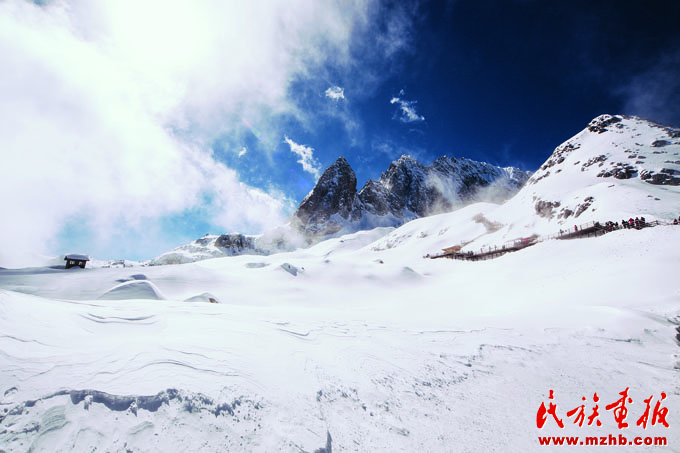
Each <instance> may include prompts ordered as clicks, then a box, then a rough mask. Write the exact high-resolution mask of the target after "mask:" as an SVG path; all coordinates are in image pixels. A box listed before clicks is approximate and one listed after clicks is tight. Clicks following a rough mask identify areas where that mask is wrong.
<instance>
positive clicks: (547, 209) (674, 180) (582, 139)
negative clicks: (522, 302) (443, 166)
mask: <svg viewBox="0 0 680 453" xmlns="http://www.w3.org/2000/svg"><path fill="white" fill-rule="evenodd" d="M678 183H680V129H676V128H672V127H669V126H664V125H660V124H657V123H654V122H652V121H648V120H644V119H641V118H637V117H626V116H622V115H617V116H611V115H601V116H599V117H597V118H595V119H594V120H593V121H591V122H590V124H589V125H588V126H587V127H586V128H585V129H583V131H581V132H579V133H578V134H576V135H575V136H574V137H572V138H570V139H569V140H567V141H566V142H564V143H563V144H561V145H560V146H558V147H557V148H556V149H555V151H554V152H553V154H552V155H551V156H550V157H549V158H548V160H547V161H546V162H545V163H544V164H543V165H541V167H540V168H539V170H538V171H537V172H536V173H535V174H534V175H533V176H532V177H531V178H530V179H529V181H528V182H527V184H526V185H525V186H524V187H523V188H522V189H521V190H520V191H519V192H518V193H517V195H515V196H514V197H513V198H512V199H510V200H508V201H507V202H505V203H503V204H501V205H496V204H492V203H476V204H472V205H469V206H467V207H465V208H462V209H459V210H457V211H455V212H451V213H447V214H442V215H437V216H433V217H431V218H428V219H427V220H426V219H416V220H413V221H411V222H409V223H407V224H406V225H404V226H402V227H401V228H398V229H396V230H395V231H393V232H392V233H390V234H387V235H386V236H385V237H384V238H382V239H380V240H379V241H377V242H376V244H374V245H373V247H374V248H375V249H376V250H389V249H397V250H402V252H400V253H404V252H403V250H406V249H405V248H404V247H406V248H408V247H411V245H412V244H414V243H417V244H418V245H419V247H418V249H417V253H416V254H414V255H413V256H412V258H413V259H415V258H416V257H417V256H422V255H424V254H426V253H437V252H440V251H441V249H443V248H446V247H451V246H454V245H462V251H478V250H480V249H482V248H488V247H502V245H503V244H504V243H506V242H507V241H510V240H514V239H517V238H522V237H527V236H531V235H538V236H545V235H552V234H555V233H558V232H559V231H560V230H571V229H573V228H574V226H579V225H582V224H586V223H588V222H594V221H599V222H601V223H604V222H606V221H612V222H619V223H621V222H622V220H624V219H625V220H627V219H629V218H635V217H645V219H646V220H647V221H655V220H658V221H661V222H665V223H668V222H671V221H672V220H673V219H677V218H678V216H680V185H678ZM411 250H413V249H411Z"/></svg>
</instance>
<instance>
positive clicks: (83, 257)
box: [64, 253, 90, 261]
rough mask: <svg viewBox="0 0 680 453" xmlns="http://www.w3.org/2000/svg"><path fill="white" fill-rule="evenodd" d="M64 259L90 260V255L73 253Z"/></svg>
mask: <svg viewBox="0 0 680 453" xmlns="http://www.w3.org/2000/svg"><path fill="white" fill-rule="evenodd" d="M64 260H78V261H90V257H89V256H87V255H78V254H76V253H73V254H71V255H66V256H65V257H64Z"/></svg>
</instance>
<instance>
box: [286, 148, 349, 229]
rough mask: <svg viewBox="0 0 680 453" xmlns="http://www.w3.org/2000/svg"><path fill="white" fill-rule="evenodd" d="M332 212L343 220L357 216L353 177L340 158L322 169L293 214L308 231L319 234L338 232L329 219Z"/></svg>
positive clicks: (335, 224)
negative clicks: (324, 169)
mask: <svg viewBox="0 0 680 453" xmlns="http://www.w3.org/2000/svg"><path fill="white" fill-rule="evenodd" d="M334 215H336V216H339V217H340V218H341V219H344V220H347V221H352V220H358V218H359V217H360V208H359V200H358V197H357V177H356V175H355V174H354V170H352V167H350V166H349V164H348V163H347V160H345V158H344V157H339V158H338V160H336V161H335V162H334V163H333V164H332V165H331V166H330V167H328V168H327V169H326V171H324V172H323V174H322V175H321V178H319V181H318V182H317V183H316V186H314V189H312V191H311V192H310V193H309V194H308V195H307V196H306V197H305V199H304V200H302V203H300V206H299V207H298V208H297V211H296V212H295V217H297V218H298V219H299V220H300V221H301V222H302V224H303V225H308V226H310V227H311V228H310V229H309V232H310V233H322V234H332V233H335V232H337V231H339V229H340V228H339V224H338V222H331V217H332V216H334ZM315 226H323V228H322V229H319V228H315ZM332 230H335V231H332Z"/></svg>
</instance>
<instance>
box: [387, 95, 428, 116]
mask: <svg viewBox="0 0 680 453" xmlns="http://www.w3.org/2000/svg"><path fill="white" fill-rule="evenodd" d="M403 95H404V90H401V91H400V92H399V96H403ZM417 103H418V101H407V100H406V99H402V98H400V97H398V96H394V97H393V98H392V99H390V104H398V105H399V110H397V112H395V114H394V118H398V119H399V121H401V122H402V123H415V122H420V121H425V117H424V116H422V115H418V112H416V104H417Z"/></svg>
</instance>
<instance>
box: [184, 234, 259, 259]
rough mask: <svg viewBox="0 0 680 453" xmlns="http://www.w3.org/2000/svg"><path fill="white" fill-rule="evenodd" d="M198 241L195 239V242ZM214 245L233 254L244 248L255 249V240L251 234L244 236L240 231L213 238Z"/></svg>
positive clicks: (239, 252) (237, 253) (238, 253)
mask: <svg viewBox="0 0 680 453" xmlns="http://www.w3.org/2000/svg"><path fill="white" fill-rule="evenodd" d="M198 241H200V239H199V240H197V241H196V242H198ZM215 247H219V248H222V249H226V250H225V251H229V252H231V254H233V255H240V254H241V252H243V251H244V250H251V251H253V250H257V247H256V246H255V240H254V238H253V237H252V236H245V235H243V234H241V233H230V234H223V235H221V236H219V237H218V238H217V239H215Z"/></svg>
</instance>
